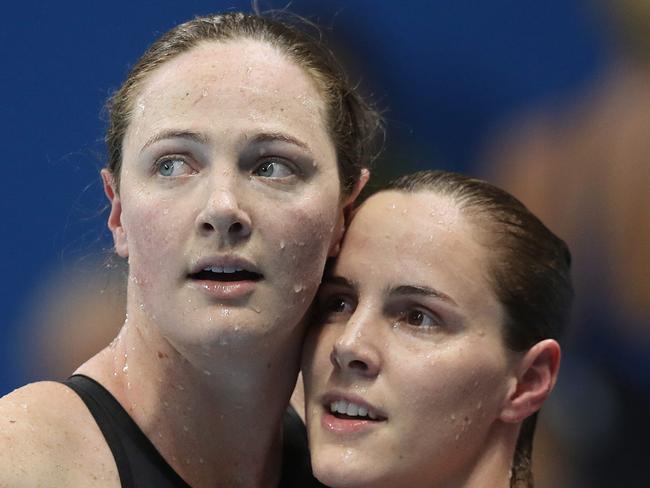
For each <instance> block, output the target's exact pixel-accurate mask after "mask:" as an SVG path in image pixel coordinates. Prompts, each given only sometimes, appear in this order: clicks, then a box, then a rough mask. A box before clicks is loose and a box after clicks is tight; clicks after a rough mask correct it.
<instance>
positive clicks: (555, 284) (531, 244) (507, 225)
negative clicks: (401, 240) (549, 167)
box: [381, 171, 573, 488]
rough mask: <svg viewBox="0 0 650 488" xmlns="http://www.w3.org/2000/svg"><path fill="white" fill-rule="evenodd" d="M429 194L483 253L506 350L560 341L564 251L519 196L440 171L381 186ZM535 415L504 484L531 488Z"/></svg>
mask: <svg viewBox="0 0 650 488" xmlns="http://www.w3.org/2000/svg"><path fill="white" fill-rule="evenodd" d="M386 190H394V191H399V192H406V193H414V192H421V191H423V192H432V193H435V194H437V195H441V196H447V197H449V198H451V199H453V200H454V201H455V202H456V203H457V204H458V206H459V208H460V209H461V211H462V212H463V213H464V215H466V216H467V217H468V218H469V219H471V221H472V222H474V223H475V224H476V225H477V226H478V227H479V229H482V230H483V232H482V233H481V234H480V235H481V237H482V238H483V239H484V242H485V245H486V247H487V248H488V249H489V250H490V259H489V264H488V269H487V274H486V275H487V278H488V280H489V282H490V284H491V286H492V287H493V289H494V292H495V294H496V296H497V298H498V300H499V301H500V302H501V304H502V305H503V308H504V310H505V315H506V319H505V323H504V324H503V325H504V328H503V337H504V342H505V345H506V347H507V348H508V349H510V350H512V351H526V350H528V349H529V348H531V347H532V346H534V345H535V344H536V343H537V342H539V341H542V340H544V339H547V338H552V339H556V340H559V339H560V338H561V336H562V334H563V331H564V329H565V328H566V325H567V323H568V321H569V313H570V308H571V302H572V300H573V286H572V284H571V277H570V267H571V254H570V252H569V249H568V247H567V245H566V244H565V243H564V241H562V240H561V239H560V238H559V237H557V236H556V235H555V234H553V233H552V232H551V231H550V230H549V229H548V228H547V227H546V226H545V225H544V224H543V223H542V222H541V221H540V220H539V219H538V218H537V217H536V216H535V215H533V214H532V213H531V212H530V211H529V210H528V209H527V208H526V207H525V206H524V205H523V204H522V203H521V202H520V201H519V200H517V199H516V198H515V197H513V196H512V195H510V194H509V193H507V192H506V191H504V190H501V189H500V188H497V187H496V186H494V185H491V184H490V183H488V182H486V181H483V180H479V179H475V178H471V177H468V176H464V175H460V174H457V173H452V172H447V171H420V172H417V173H413V174H409V175H405V176H402V177H400V178H398V179H396V180H394V181H393V182H391V183H389V184H388V185H387V186H386V187H384V188H382V190H381V191H386ZM536 420H537V413H535V414H533V415H531V416H530V417H528V418H527V419H526V420H524V422H523V423H522V426H521V429H520V431H519V437H518V439H517V446H516V448H515V455H514V460H513V464H512V472H511V487H513V488H514V487H532V486H533V478H532V471H531V457H532V443H533V435H534V432H535V423H536Z"/></svg>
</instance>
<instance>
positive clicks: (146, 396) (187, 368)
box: [78, 321, 301, 487]
mask: <svg viewBox="0 0 650 488" xmlns="http://www.w3.org/2000/svg"><path fill="white" fill-rule="evenodd" d="M299 329H300V328H299V327H297V328H296V332H295V333H294V334H293V336H292V337H290V338H289V339H288V340H283V341H281V340H278V341H274V342H275V343H279V344H278V346H277V347H276V348H273V347H270V346H269V345H268V344H267V345H266V347H264V348H263V349H262V350H260V349H259V347H255V348H254V349H255V350H254V352H253V351H251V352H249V353H248V354H231V353H230V352H229V351H221V352H219V350H218V349H217V350H216V351H210V353H209V354H208V353H206V351H208V350H209V347H206V346H205V345H204V346H202V347H201V351H199V352H197V353H196V354H195V355H190V354H188V351H187V350H186V351H185V353H184V354H181V353H180V352H179V351H178V350H177V349H176V348H174V347H173V346H172V345H171V344H170V342H169V341H167V340H166V339H165V338H164V337H162V335H161V334H160V333H157V329H155V328H154V327H151V326H149V324H146V323H141V324H140V325H136V324H135V323H131V321H129V323H126V324H125V325H124V327H123V328H122V331H121V332H120V334H119V335H118V337H117V338H116V339H115V341H113V343H112V344H111V345H110V346H109V347H107V348H106V349H104V350H103V351H102V352H100V353H99V354H98V355H97V356H95V357H94V358H92V359H91V360H90V361H88V362H87V363H86V364H84V365H83V366H82V367H81V368H79V370H78V372H79V373H83V374H87V375H88V376H91V377H93V378H95V379H97V380H98V381H100V382H101V383H102V384H103V385H104V386H105V387H106V388H107V389H108V390H109V391H110V392H111V393H112V394H113V395H114V396H115V397H116V398H117V400H118V401H119V402H120V404H121V405H122V406H123V407H124V408H125V410H126V411H127V412H128V413H129V415H131V417H132V418H133V420H134V421H135V422H136V424H138V426H139V427H140V428H141V429H142V431H143V432H144V433H145V435H146V436H147V437H148V438H149V440H150V441H151V442H152V443H153V444H154V445H155V446H156V448H157V449H158V451H159V452H160V453H161V455H162V456H163V457H164V458H165V460H166V461H167V462H168V463H169V464H170V466H171V467H172V468H174V470H176V472H177V473H178V474H179V475H181V476H182V477H183V478H184V479H185V481H187V482H188V483H189V484H190V485H192V486H195V487H201V486H212V487H214V486H236V487H248V486H251V487H252V486H255V487H264V486H277V484H278V482H279V479H280V467H281V452H282V449H281V447H282V446H281V443H282V437H281V426H282V415H283V412H284V410H285V408H286V405H287V403H288V401H289V397H290V395H291V390H292V388H293V385H294V383H295V378H296V374H297V370H298V362H299V351H300V340H301V334H300V333H299V332H300V330H299ZM256 346H258V345H256ZM220 347H221V348H223V346H220ZM240 348H241V345H240ZM190 352H191V351H190ZM206 357H207V358H209V368H205V367H204V363H205V362H206ZM278 358H281V361H278ZM201 365H203V366H201ZM215 480H218V481H216V482H215ZM215 483H217V484H215Z"/></svg>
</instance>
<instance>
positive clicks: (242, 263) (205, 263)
mask: <svg viewBox="0 0 650 488" xmlns="http://www.w3.org/2000/svg"><path fill="white" fill-rule="evenodd" d="M210 268H226V269H228V268H230V269H232V270H243V271H249V272H251V273H257V274H259V275H262V272H261V271H260V269H259V268H258V267H257V266H256V265H255V264H253V263H252V262H250V261H249V260H247V259H245V258H241V257H239V256H234V255H230V254H224V255H220V256H211V257H204V258H201V259H199V260H198V261H196V262H195V263H194V264H193V265H192V266H191V267H190V273H189V274H196V273H199V272H201V271H203V270H206V269H210Z"/></svg>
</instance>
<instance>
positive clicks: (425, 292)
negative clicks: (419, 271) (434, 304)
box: [388, 285, 458, 307]
mask: <svg viewBox="0 0 650 488" xmlns="http://www.w3.org/2000/svg"><path fill="white" fill-rule="evenodd" d="M388 293H389V294H390V295H400V296H403V295H420V296H425V297H433V298H437V299H439V300H442V301H443V302H447V303H449V304H451V305H453V306H455V307H457V306H458V304H457V303H456V302H455V301H454V299H453V298H451V297H450V296H449V295H447V294H445V293H443V292H441V291H439V290H436V289H435V288H430V287H428V286H414V285H401V286H397V287H395V288H390V289H389V291H388Z"/></svg>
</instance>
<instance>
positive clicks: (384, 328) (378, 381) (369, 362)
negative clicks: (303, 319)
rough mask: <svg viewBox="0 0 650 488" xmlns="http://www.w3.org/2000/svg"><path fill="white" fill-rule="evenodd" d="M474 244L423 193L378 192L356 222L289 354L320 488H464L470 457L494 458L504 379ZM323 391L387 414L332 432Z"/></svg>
mask: <svg viewBox="0 0 650 488" xmlns="http://www.w3.org/2000/svg"><path fill="white" fill-rule="evenodd" d="M476 237H477V230H476V228H475V227H474V225H473V224H472V223H470V221H468V220H467V219H466V218H465V216H464V215H463V214H462V212H461V211H460V210H459V208H458V207H457V205H456V204H455V203H454V202H453V201H452V200H451V199H449V198H447V197H441V196H437V195H434V194H431V193H427V192H422V193H415V194H405V193H398V192H393V191H391V192H382V193H379V194H377V195H375V196H373V197H371V198H370V199H369V200H368V201H367V202H366V203H364V204H363V206H362V207H361V208H360V209H359V211H358V212H357V213H356V215H355V217H354V219H353V221H352V223H351V226H350V228H349V230H348V232H347V234H346V237H345V240H344V243H343V246H342V249H341V254H340V256H339V259H338V261H337V263H336V266H335V267H334V269H333V271H332V277H330V278H328V279H327V280H326V281H325V284H324V286H323V287H322V289H321V291H320V292H319V296H318V298H317V301H318V318H317V320H316V324H315V325H314V326H313V327H312V328H311V329H310V333H309V335H308V339H307V343H306V347H305V351H304V354H303V375H304V379H305V388H306V399H307V404H306V415H307V423H308V431H309V436H310V448H311V453H312V465H313V468H314V472H315V474H316V476H317V477H318V478H319V479H320V480H321V481H322V482H324V483H325V484H327V485H328V486H333V487H344V486H345V487H356V486H373V487H381V486H411V487H418V486H423V487H424V486H426V487H441V486H445V487H446V486H466V485H464V484H463V483H462V482H461V479H463V477H464V476H469V475H470V474H471V473H472V471H473V470H475V469H477V460H478V459H479V457H480V456H479V454H482V455H485V453H486V452H488V453H490V452H491V453H492V454H494V453H495V452H496V450H497V449H498V443H497V442H495V439H497V438H498V429H499V422H500V421H499V414H500V409H501V408H502V405H503V402H504V401H505V399H506V397H507V395H508V391H509V388H510V387H511V386H512V384H513V382H514V381H515V379H514V373H513V371H511V369H512V366H511V365H512V361H511V358H510V354H511V353H510V352H507V351H506V349H505V346H504V344H503V340H502V335H501V333H502V332H501V331H502V329H501V324H502V323H503V319H504V315H503V314H504V312H503V309H502V306H501V305H500V303H499V302H498V300H497V299H496V297H495V296H494V293H493V292H492V289H491V287H490V285H489V283H488V280H487V278H486V274H485V273H486V269H487V267H486V266H487V263H488V251H487V250H486V248H485V247H484V245H483V244H481V243H480V242H479V240H478V239H476ZM363 365H365V367H364V366H363ZM332 392H335V393H337V394H343V395H353V396H354V397H355V398H359V399H362V400H363V401H365V402H368V403H369V404H370V405H372V406H373V407H375V408H376V409H377V410H379V411H381V412H383V413H384V414H385V416H386V417H387V419H386V420H385V421H382V422H377V423H375V424H372V425H371V426H370V428H367V429H366V428H362V429H361V430H359V431H358V432H357V431H355V432H353V433H351V434H348V433H344V434H342V435H341V434H339V433H337V432H332V431H331V430H329V429H328V428H326V427H325V426H324V424H323V419H324V416H325V415H326V413H327V412H328V411H329V409H326V408H325V407H324V406H323V403H324V401H323V398H324V397H326V395H328V394H331V393H332Z"/></svg>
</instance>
